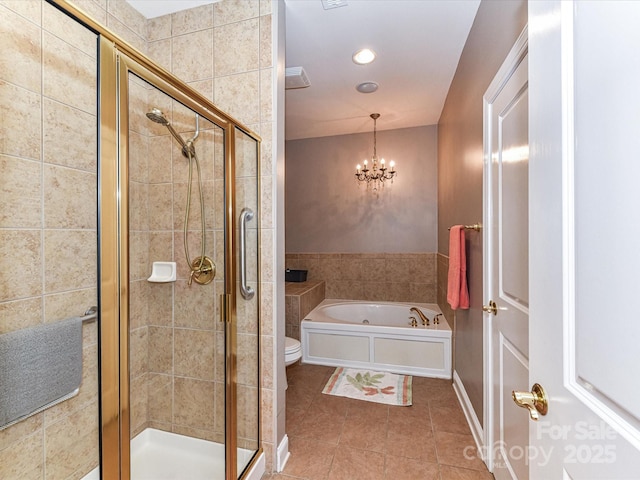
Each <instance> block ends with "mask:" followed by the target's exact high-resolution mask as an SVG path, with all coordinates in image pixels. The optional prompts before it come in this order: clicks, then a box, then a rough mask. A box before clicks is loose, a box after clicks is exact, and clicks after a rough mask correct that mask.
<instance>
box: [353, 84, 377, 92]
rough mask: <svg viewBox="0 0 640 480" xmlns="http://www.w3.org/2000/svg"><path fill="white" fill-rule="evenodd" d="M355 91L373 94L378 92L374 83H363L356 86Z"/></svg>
mask: <svg viewBox="0 0 640 480" xmlns="http://www.w3.org/2000/svg"><path fill="white" fill-rule="evenodd" d="M356 90H358V91H359V92H360V93H373V92H375V91H376V90H378V84H377V83H376V82H363V83H361V84H360V85H357V86H356Z"/></svg>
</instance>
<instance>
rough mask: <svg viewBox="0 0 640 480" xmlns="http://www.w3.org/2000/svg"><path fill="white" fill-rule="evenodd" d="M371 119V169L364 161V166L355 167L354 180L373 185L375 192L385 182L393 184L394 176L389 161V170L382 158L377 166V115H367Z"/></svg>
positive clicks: (393, 165) (392, 162)
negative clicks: (388, 181)
mask: <svg viewBox="0 0 640 480" xmlns="http://www.w3.org/2000/svg"><path fill="white" fill-rule="evenodd" d="M369 116H370V117H371V118H373V157H371V168H369V165H368V160H365V161H364V165H363V166H362V167H360V164H358V165H357V166H356V179H357V180H358V182H367V187H369V185H372V184H373V189H374V190H377V189H378V187H383V186H384V181H385V180H391V183H393V180H392V179H393V177H395V176H396V173H397V172H396V170H395V162H394V161H393V160H391V161H390V162H389V168H387V166H386V165H385V163H384V158H381V159H380V165H379V166H378V152H377V151H376V120H378V118H380V114H379V113H372V114H371V115H369Z"/></svg>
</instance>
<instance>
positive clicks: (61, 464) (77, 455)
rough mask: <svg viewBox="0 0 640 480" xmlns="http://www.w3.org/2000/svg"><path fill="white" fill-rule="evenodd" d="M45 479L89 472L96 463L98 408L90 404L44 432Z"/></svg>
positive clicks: (94, 404)
mask: <svg viewBox="0 0 640 480" xmlns="http://www.w3.org/2000/svg"><path fill="white" fill-rule="evenodd" d="M45 461H46V465H47V478H51V479H53V478H68V477H70V476H71V475H73V474H74V473H75V472H83V473H88V472H89V471H90V470H91V469H92V468H93V467H94V466H96V465H97V464H98V405H97V404H96V403H93V404H90V405H88V406H87V407H85V408H83V409H82V410H79V411H77V412H75V413H73V414H72V415H70V416H68V417H65V418H64V419H62V420H61V421H59V422H57V423H54V424H53V425H51V426H49V427H47V428H46V429H45Z"/></svg>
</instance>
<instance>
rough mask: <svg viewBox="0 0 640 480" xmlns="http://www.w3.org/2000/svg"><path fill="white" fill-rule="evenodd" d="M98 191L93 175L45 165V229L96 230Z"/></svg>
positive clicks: (96, 181)
mask: <svg viewBox="0 0 640 480" xmlns="http://www.w3.org/2000/svg"><path fill="white" fill-rule="evenodd" d="M97 189H98V179H97V175H96V174H95V173H88V172H83V171H80V170H74V169H71V168H65V167H58V166H55V165H49V164H45V165H44V225H45V228H73V229H92V230H95V229H96V228H97V223H98V221H97V212H98V205H97V203H98V198H97V197H98V192H97ZM94 243H95V240H94Z"/></svg>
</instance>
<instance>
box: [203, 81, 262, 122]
mask: <svg viewBox="0 0 640 480" xmlns="http://www.w3.org/2000/svg"><path fill="white" fill-rule="evenodd" d="M259 81H260V74H259V72H258V71H255V72H247V73H240V74H236V75H229V76H226V77H218V78H216V84H215V92H214V101H215V103H216V105H218V106H219V107H220V109H222V110H224V111H225V112H227V113H229V114H230V115H231V116H233V117H234V118H237V119H238V120H239V121H241V122H243V123H245V124H252V123H258V122H259V121H260V89H259Z"/></svg>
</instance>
